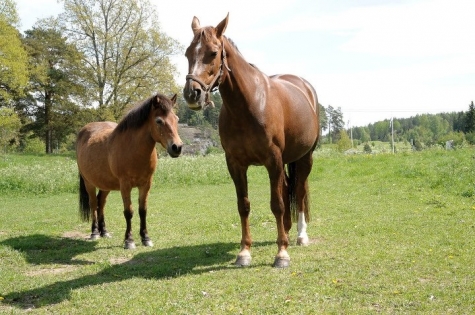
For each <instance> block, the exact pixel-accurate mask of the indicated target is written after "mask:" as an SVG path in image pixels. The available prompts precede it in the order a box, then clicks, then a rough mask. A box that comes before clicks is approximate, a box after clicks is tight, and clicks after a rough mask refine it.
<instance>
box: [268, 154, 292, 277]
mask: <svg viewBox="0 0 475 315" xmlns="http://www.w3.org/2000/svg"><path fill="white" fill-rule="evenodd" d="M274 156H275V157H276V158H275V159H274V160H273V161H271V162H270V163H268V164H267V165H266V168H267V171H268V173H269V179H270V193H271V199H270V207H271V210H272V213H273V214H274V217H275V221H276V225H277V241H276V242H277V247H278V252H277V255H276V256H275V259H274V267H277V268H285V267H288V266H289V265H290V256H289V254H288V253H287V247H288V246H289V239H288V237H287V233H286V230H285V227H284V214H285V208H286V205H285V201H286V200H285V199H284V197H283V196H282V192H283V191H284V188H283V187H284V185H285V172H284V167H283V164H282V159H281V158H280V152H278V153H277V152H276V153H274Z"/></svg>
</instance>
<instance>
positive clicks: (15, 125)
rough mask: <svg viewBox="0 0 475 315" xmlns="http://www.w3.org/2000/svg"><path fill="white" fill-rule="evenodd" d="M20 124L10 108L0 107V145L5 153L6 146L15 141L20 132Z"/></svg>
mask: <svg viewBox="0 0 475 315" xmlns="http://www.w3.org/2000/svg"><path fill="white" fill-rule="evenodd" d="M20 127H21V122H20V118H19V117H18V115H17V114H16V113H15V111H14V110H13V109H12V108H7V107H0V130H1V131H0V145H1V147H2V148H4V150H5V153H6V147H7V145H8V144H9V143H10V142H12V140H15V139H16V138H17V136H18V134H19V132H20Z"/></svg>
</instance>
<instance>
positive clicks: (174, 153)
mask: <svg viewBox="0 0 475 315" xmlns="http://www.w3.org/2000/svg"><path fill="white" fill-rule="evenodd" d="M182 147H183V144H182V143H180V144H176V143H173V144H171V145H169V146H168V148H167V152H168V154H170V156H171V157H172V158H176V157H179V156H180V154H181V149H182Z"/></svg>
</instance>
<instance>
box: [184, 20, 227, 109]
mask: <svg viewBox="0 0 475 315" xmlns="http://www.w3.org/2000/svg"><path fill="white" fill-rule="evenodd" d="M228 18H229V14H228V15H227V16H226V18H225V19H224V20H222V21H221V22H220V23H219V24H218V26H216V27H211V26H208V27H201V26H200V21H199V20H198V18H197V17H194V18H193V22H192V23H191V28H192V30H193V34H194V37H193V40H192V42H191V44H190V46H188V48H187V49H186V52H185V56H186V58H187V59H188V75H187V76H186V83H185V87H184V89H183V96H184V97H185V100H186V102H187V103H188V107H189V108H191V109H193V110H199V109H202V108H205V107H206V106H214V104H213V102H211V100H210V92H211V91H212V90H213V88H215V87H217V86H218V85H219V84H220V83H221V82H220V80H221V77H222V75H223V71H224V69H223V68H226V69H228V68H227V63H226V51H225V50H224V37H223V34H224V31H225V30H226V26H227V25H228ZM228 71H229V69H228Z"/></svg>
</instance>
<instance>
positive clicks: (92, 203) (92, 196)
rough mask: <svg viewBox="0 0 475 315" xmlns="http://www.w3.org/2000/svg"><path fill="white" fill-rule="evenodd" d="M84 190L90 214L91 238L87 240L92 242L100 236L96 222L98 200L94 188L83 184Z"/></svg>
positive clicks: (86, 183)
mask: <svg viewBox="0 0 475 315" xmlns="http://www.w3.org/2000/svg"><path fill="white" fill-rule="evenodd" d="M85 189H86V191H87V194H88V196H89V209H90V211H91V214H92V224H91V236H90V237H89V240H91V241H94V240H97V239H98V238H99V236H100V232H99V225H98V220H97V205H98V199H97V196H96V187H94V186H92V185H90V184H89V183H88V182H85Z"/></svg>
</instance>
